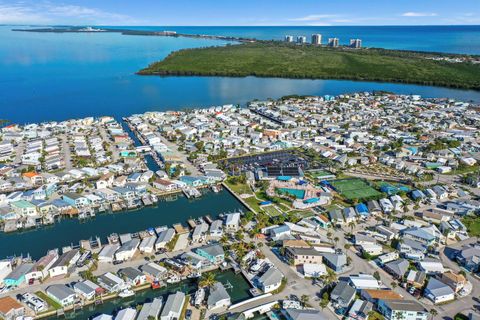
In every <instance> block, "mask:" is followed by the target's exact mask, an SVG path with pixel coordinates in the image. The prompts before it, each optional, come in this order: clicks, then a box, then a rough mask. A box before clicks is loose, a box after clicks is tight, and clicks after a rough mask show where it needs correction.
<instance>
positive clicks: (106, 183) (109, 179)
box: [95, 172, 115, 189]
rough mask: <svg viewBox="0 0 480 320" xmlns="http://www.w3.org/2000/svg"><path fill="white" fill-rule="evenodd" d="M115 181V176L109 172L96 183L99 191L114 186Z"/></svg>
mask: <svg viewBox="0 0 480 320" xmlns="http://www.w3.org/2000/svg"><path fill="white" fill-rule="evenodd" d="M114 181H115V175H114V174H113V173H111V172H108V173H106V174H104V175H103V176H101V177H100V179H98V180H97V181H96V182H95V186H96V188H97V189H105V188H109V187H112V186H113V182H114Z"/></svg>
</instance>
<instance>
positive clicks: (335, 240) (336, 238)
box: [333, 237, 340, 245]
mask: <svg viewBox="0 0 480 320" xmlns="http://www.w3.org/2000/svg"><path fill="white" fill-rule="evenodd" d="M338 240H340V239H339V238H338V237H335V238H333V242H335V245H337V242H338Z"/></svg>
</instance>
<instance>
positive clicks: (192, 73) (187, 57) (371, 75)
mask: <svg viewBox="0 0 480 320" xmlns="http://www.w3.org/2000/svg"><path fill="white" fill-rule="evenodd" d="M266 57H268V59H266ZM451 57H456V58H457V59H458V60H459V61H457V62H452V61H451V60H450V59H451ZM475 69H478V70H480V56H469V55H448V54H442V53H430V52H419V51H406V50H390V49H377V48H358V49H354V48H347V47H337V48H330V47H325V46H315V45H310V44H306V45H296V44H290V43H284V42H280V41H257V42H254V43H241V44H237V45H230V46H228V45H227V46H210V47H205V48H194V49H182V50H178V51H174V52H172V53H170V54H169V55H168V56H167V57H165V58H164V59H162V60H160V61H157V62H153V63H151V64H150V65H148V66H147V67H145V68H143V69H141V70H139V71H137V72H136V73H135V74H136V75H140V76H161V77H167V76H176V77H230V78H246V77H249V76H253V77H257V78H278V79H310V80H348V81H358V82H383V83H392V84H410V85H422V86H435V87H443V88H452V89H460V90H474V91H480V78H479V77H478V76H477V75H476V73H475V72H474V71H475ZM453 73H455V74H457V77H456V78H452V77H451V74H453ZM479 74H480V71H479Z"/></svg>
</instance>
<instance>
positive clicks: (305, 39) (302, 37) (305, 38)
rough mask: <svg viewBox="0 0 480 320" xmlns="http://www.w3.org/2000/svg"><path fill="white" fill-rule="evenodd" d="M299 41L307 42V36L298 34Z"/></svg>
mask: <svg viewBox="0 0 480 320" xmlns="http://www.w3.org/2000/svg"><path fill="white" fill-rule="evenodd" d="M297 43H302V44H303V43H307V37H305V36H298V37H297Z"/></svg>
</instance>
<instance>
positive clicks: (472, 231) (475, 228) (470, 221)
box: [462, 217, 480, 237]
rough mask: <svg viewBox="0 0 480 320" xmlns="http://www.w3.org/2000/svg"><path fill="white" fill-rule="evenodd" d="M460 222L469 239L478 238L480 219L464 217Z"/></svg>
mask: <svg viewBox="0 0 480 320" xmlns="http://www.w3.org/2000/svg"><path fill="white" fill-rule="evenodd" d="M462 222H463V224H464V225H465V226H466V227H467V230H468V234H469V235H470V236H471V237H480V217H465V218H463V219H462Z"/></svg>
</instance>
